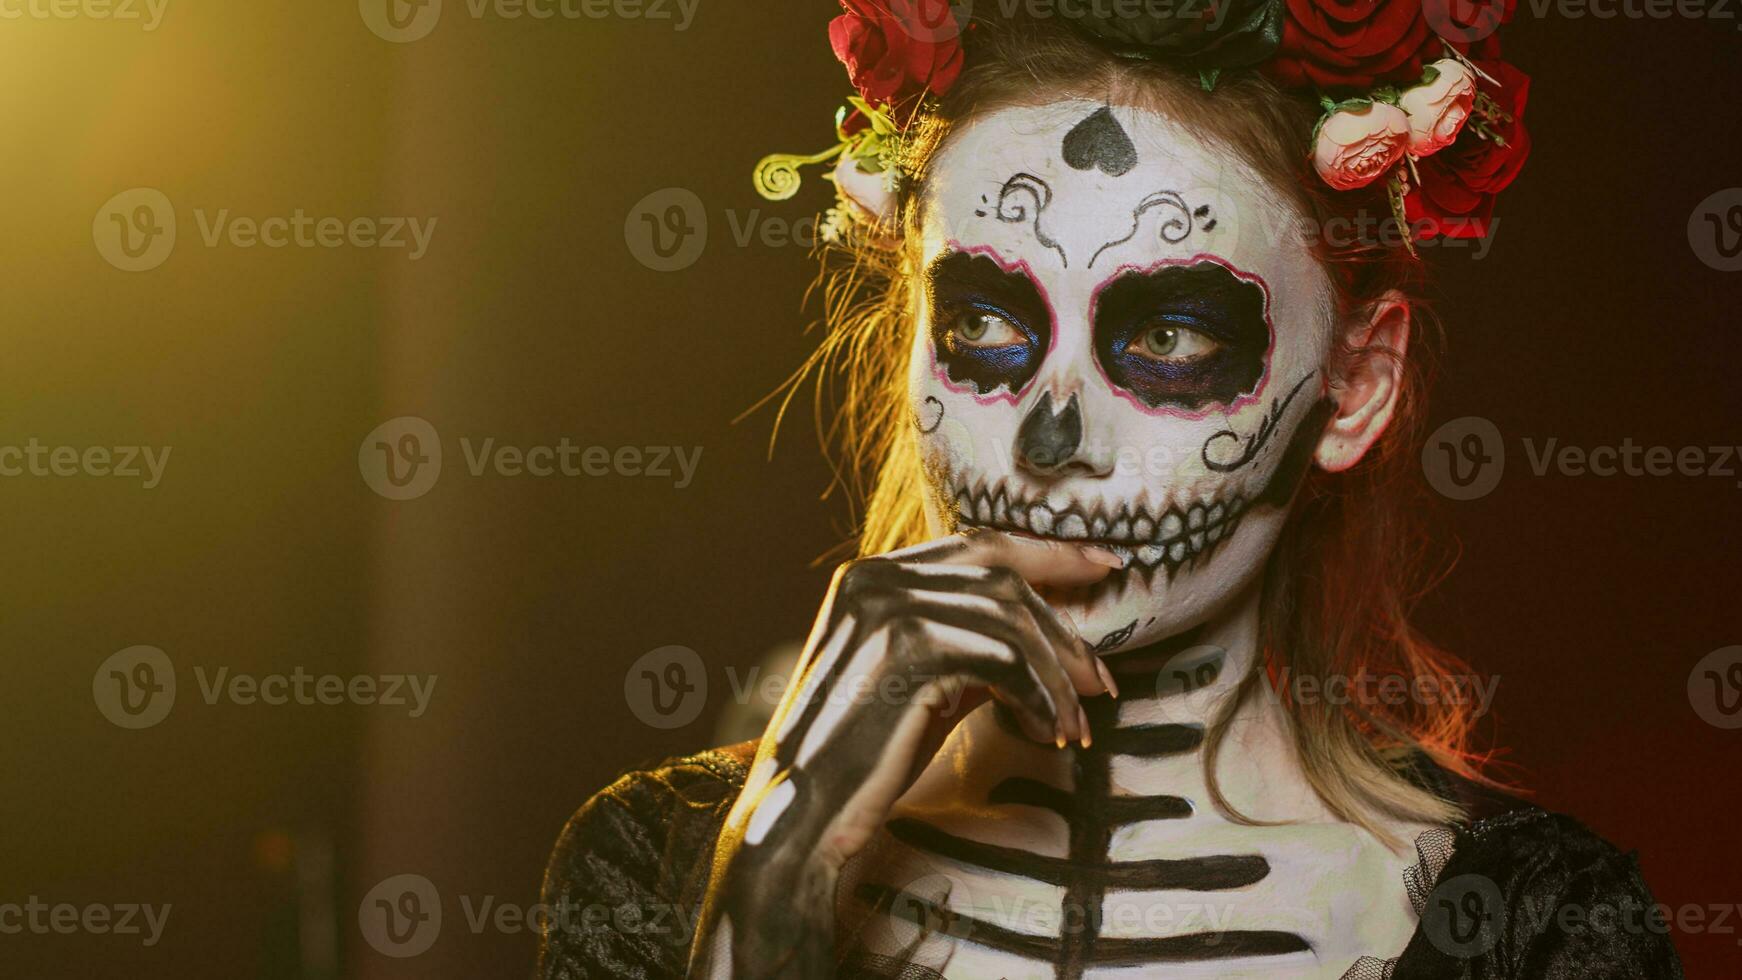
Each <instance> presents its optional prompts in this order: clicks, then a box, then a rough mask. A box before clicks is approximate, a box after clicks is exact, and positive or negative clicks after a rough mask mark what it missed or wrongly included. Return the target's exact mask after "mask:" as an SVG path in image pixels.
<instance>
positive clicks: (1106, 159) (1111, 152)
mask: <svg viewBox="0 0 1742 980" xmlns="http://www.w3.org/2000/svg"><path fill="white" fill-rule="evenodd" d="M1064 158H1065V162H1066V163H1068V164H1070V165H1071V166H1072V167H1073V168H1075V169H1077V170H1094V169H1099V170H1100V171H1101V172H1102V173H1104V174H1106V175H1108V176H1109V177H1118V176H1121V175H1123V174H1125V173H1127V172H1129V171H1130V170H1131V168H1132V167H1135V166H1137V147H1135V146H1133V145H1131V137H1129V136H1127V135H1125V127H1123V126H1121V125H1119V120H1117V119H1114V118H1113V110H1112V108H1111V107H1109V106H1102V107H1101V108H1099V109H1096V110H1095V111H1094V112H1093V113H1091V114H1090V115H1089V116H1088V117H1087V118H1085V119H1084V120H1083V121H1082V122H1080V123H1077V124H1076V125H1075V126H1072V127H1071V131H1070V132H1068V133H1066V134H1065V142H1064Z"/></svg>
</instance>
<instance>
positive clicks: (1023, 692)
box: [911, 591, 1087, 748]
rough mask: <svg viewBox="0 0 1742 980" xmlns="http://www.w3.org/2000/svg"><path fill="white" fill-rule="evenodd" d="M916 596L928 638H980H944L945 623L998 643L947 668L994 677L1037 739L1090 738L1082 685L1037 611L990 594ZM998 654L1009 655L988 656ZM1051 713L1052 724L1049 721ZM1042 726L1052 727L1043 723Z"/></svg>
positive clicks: (950, 642) (963, 642) (948, 660)
mask: <svg viewBox="0 0 1742 980" xmlns="http://www.w3.org/2000/svg"><path fill="white" fill-rule="evenodd" d="M911 596H912V599H913V602H914V605H913V611H914V614H915V615H918V616H921V617H924V620H925V622H926V625H927V627H928V628H927V630H926V632H925V633H924V634H923V637H924V639H925V640H926V641H935V640H943V641H944V642H945V645H944V646H942V647H941V648H940V649H941V650H943V651H947V650H949V649H950V648H951V647H955V648H959V649H966V648H969V647H970V645H971V644H972V645H978V642H979V641H975V640H971V639H969V638H966V637H960V638H958V637H956V636H953V635H952V636H950V637H943V636H941V635H940V634H941V633H942V630H943V629H945V628H947V629H949V630H951V631H954V630H962V631H966V632H967V633H971V634H974V635H975V636H978V637H981V638H983V639H984V640H986V641H991V643H992V644H995V646H988V647H986V648H985V649H984V650H982V651H979V652H978V657H977V660H978V662H971V663H968V664H966V665H965V666H966V669H962V670H944V671H941V672H942V673H949V674H954V673H962V674H966V675H968V676H969V677H970V678H971V679H973V680H975V681H979V682H982V683H986V682H988V681H990V682H991V683H988V685H987V686H989V687H991V688H992V689H993V693H994V694H995V695H996V696H998V699H999V700H1000V701H1003V702H1005V703H1006V704H1008V705H1010V707H1011V708H1013V709H1015V710H1016V711H1017V714H1018V717H1020V718H1021V719H1022V720H1023V728H1024V730H1025V731H1026V732H1027V733H1028V735H1029V737H1030V738H1033V739H1035V740H1036V741H1040V742H1054V743H1057V744H1059V745H1060V747H1061V748H1062V747H1063V744H1062V743H1064V742H1065V741H1080V740H1081V739H1082V738H1083V737H1084V735H1085V734H1086V733H1087V725H1086V724H1085V722H1084V719H1083V715H1082V707H1081V706H1080V705H1079V704H1078V702H1077V692H1076V689H1075V688H1074V687H1073V686H1072V685H1071V680H1070V678H1069V677H1068V676H1066V675H1065V672H1064V669H1063V668H1062V667H1060V666H1059V662H1058V655H1057V654H1056V653H1055V652H1054V650H1053V644H1052V641H1051V640H1050V638H1048V637H1047V635H1046V634H1045V632H1044V631H1043V630H1042V629H1041V627H1040V624H1039V623H1038V622H1036V621H1035V618H1034V615H1033V613H1031V612H1029V610H1028V609H1026V608H1025V607H1023V606H1021V605H1018V604H1015V603H1011V602H1007V601H999V600H996V599H992V598H989V597H986V596H976V595H959V594H953V593H936V592H925V591H915V592H913V593H911ZM1000 648H1001V649H1000ZM955 656H956V655H955V654H952V653H948V652H943V654H942V657H941V659H940V661H939V666H940V667H942V666H943V665H945V664H949V665H951V666H953V665H954V660H955ZM992 657H996V658H999V659H1003V658H1004V657H1008V658H1009V659H1007V660H1004V662H1003V663H1001V664H1000V663H998V662H997V661H995V660H989V659H988V658H992ZM922 662H923V661H922ZM921 669H930V667H929V665H927V666H926V667H922V668H921ZM1049 718H1050V721H1051V724H1050V725H1046V720H1047V719H1049ZM1041 725H1046V727H1038V726H1041Z"/></svg>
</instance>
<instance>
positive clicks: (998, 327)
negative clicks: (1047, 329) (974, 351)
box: [945, 307, 1028, 350]
mask: <svg viewBox="0 0 1742 980" xmlns="http://www.w3.org/2000/svg"><path fill="white" fill-rule="evenodd" d="M945 340H946V342H947V343H948V344H949V345H950V347H951V349H954V350H960V349H963V348H976V347H981V348H984V347H1009V346H1012V345H1016V344H1026V343H1028V335H1027V334H1025V333H1023V332H1022V330H1021V329H1019V328H1018V327H1017V326H1016V324H1015V323H1014V322H1012V321H1011V319H1010V318H1009V317H1007V316H1004V315H1003V314H1001V313H998V312H996V311H994V310H990V309H986V308H984V307H969V308H968V309H964V310H962V311H960V312H958V313H956V314H955V315H954V316H953V317H951V318H950V320H949V324H948V326H947V328H946V333H945Z"/></svg>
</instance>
